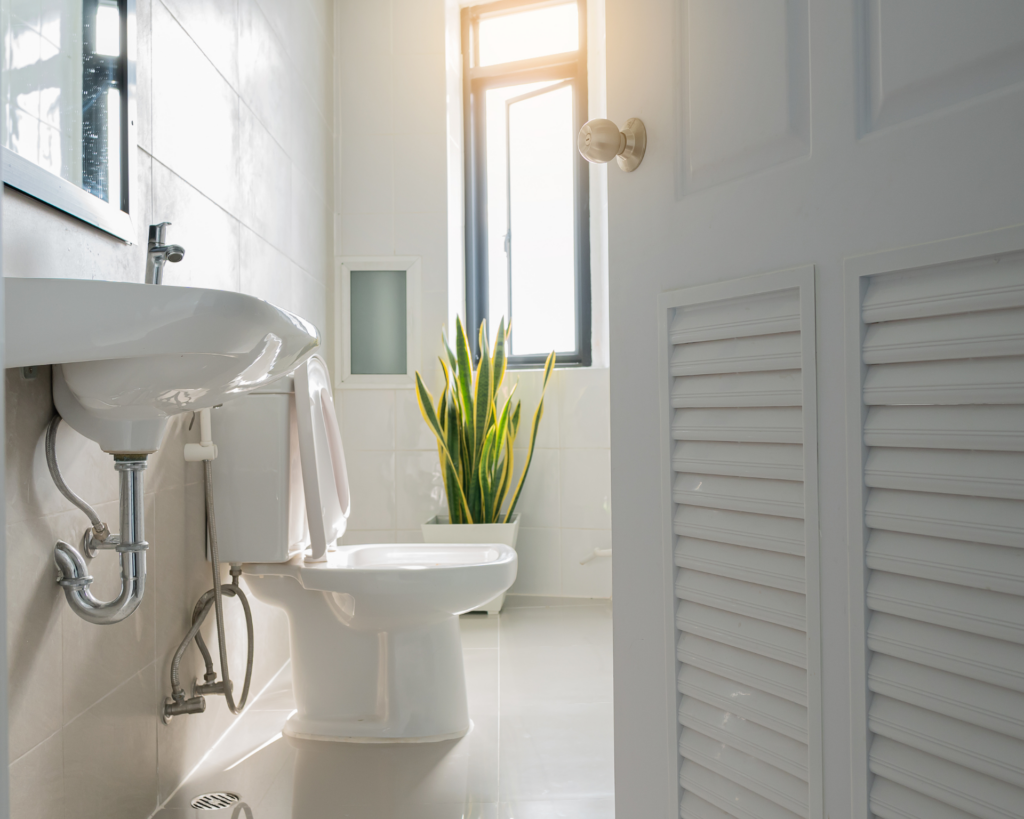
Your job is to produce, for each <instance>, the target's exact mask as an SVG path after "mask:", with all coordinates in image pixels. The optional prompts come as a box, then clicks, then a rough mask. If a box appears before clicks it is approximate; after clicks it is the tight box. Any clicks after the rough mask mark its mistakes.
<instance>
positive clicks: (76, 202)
mask: <svg viewBox="0 0 1024 819" xmlns="http://www.w3.org/2000/svg"><path fill="white" fill-rule="evenodd" d="M135 3H136V0H118V4H117V5H118V11H119V12H120V13H121V16H122V20H123V21H124V25H122V27H121V52H122V53H123V54H124V55H125V65H124V67H123V69H122V71H123V75H124V85H125V102H124V103H122V109H121V111H122V118H121V122H122V123H123V124H122V127H121V157H122V160H121V200H122V203H123V207H124V209H123V210H122V209H121V208H117V207H115V206H114V205H112V204H110V203H109V202H104V201H103V200H102V199H100V198H99V197H98V196H94V195H93V194H91V193H88V192H87V191H85V190H84V189H83V188H80V187H78V185H75V184H74V183H73V182H69V181H68V180H66V179H64V178H62V177H60V176H57V175H56V174H54V173H50V171H48V170H45V169H44V168H42V167H40V166H39V165H36V164H35V163H34V162H32V161H31V160H28V159H25V158H24V157H22V156H19V155H18V154H16V153H14V151H12V150H10V149H9V148H6V147H4V148H2V151H3V183H4V184H5V185H10V186H11V187H12V188H15V189H17V190H19V191H21V192H22V193H26V194H28V195H29V196H31V197H33V198H34V199H38V200H39V201H41V202H45V203H46V204H48V205H50V206H52V207H55V208H57V209H58V210H62V211H64V212H65V213H67V214H70V215H71V216H74V217H75V218H77V219H81V220H82V221H83V222H87V223H88V224H90V225H93V226H94V227H98V228H99V229H100V230H102V231H104V232H106V233H109V234H110V235H112V236H116V237H117V238H118V239H121V240H122V241H123V242H125V244H129V245H130V244H134V243H135V241H136V240H137V234H136V229H135V221H136V219H137V217H138V214H139V213H140V212H141V208H140V206H139V204H138V203H137V202H136V196H137V195H138V179H137V176H136V173H137V164H138V157H137V156H136V152H137V148H138V139H137V134H138V125H137V119H138V108H137V104H136V96H135V95H136V79H135V62H136V58H137V40H138V36H137V34H138V32H137V30H136V14H135ZM133 217H134V218H133Z"/></svg>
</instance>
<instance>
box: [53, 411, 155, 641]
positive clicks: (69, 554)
mask: <svg viewBox="0 0 1024 819" xmlns="http://www.w3.org/2000/svg"><path fill="white" fill-rule="evenodd" d="M60 422H61V417H60V416H59V415H56V416H54V418H53V420H52V421H51V422H50V426H49V427H48V428H47V430H46V465H47V466H48V467H49V469H50V476H51V477H52V478H53V482H54V483H55V484H56V485H57V489H58V490H60V493H61V494H62V495H64V497H66V498H67V499H68V500H69V501H71V502H72V503H73V504H74V505H75V506H77V507H78V508H79V509H81V510H82V511H83V512H85V514H86V515H87V516H88V517H89V520H90V521H91V523H92V527H91V528H90V529H88V530H86V533H85V537H84V538H83V542H84V545H85V549H86V552H87V553H88V554H89V556H90V557H91V556H93V555H94V554H95V551H96V549H114V550H115V551H117V552H118V554H119V555H120V562H121V592H120V594H118V595H117V597H115V598H114V599H113V600H110V601H107V602H103V601H101V600H97V599H96V597H94V596H93V594H92V592H91V591H89V586H91V585H92V582H93V577H92V576H91V575H90V574H89V571H88V569H87V568H86V565H85V558H83V557H82V555H81V553H80V552H79V551H78V550H77V549H76V548H75V547H74V546H72V545H71V544H69V543H65V542H64V541H63V540H58V541H57V545H56V546H54V548H53V560H54V562H55V563H56V564H57V570H58V577H57V583H58V584H59V585H60V586H61V587H62V588H63V589H64V596H65V597H66V598H67V601H68V605H69V606H71V608H72V610H73V611H74V612H75V614H77V615H78V616H79V617H81V618H82V619H83V620H86V621H88V622H90V623H95V624H96V625H100V626H105V625H110V624H111V623H120V622H121V621H122V620H124V619H126V618H128V617H129V616H131V614H132V613H133V612H134V611H135V609H137V608H138V607H139V604H140V603H141V602H142V595H143V594H144V593H145V590H146V550H147V549H148V548H149V544H148V543H146V523H145V514H144V506H143V477H142V473H143V471H144V470H145V468H146V456H145V455H115V456H114V469H116V470H117V471H118V473H119V477H120V507H121V514H120V517H121V532H120V534H119V535H112V534H110V530H109V529H108V528H107V525H106V524H105V523H103V522H102V521H100V519H99V515H97V514H96V510H94V509H93V508H92V507H91V506H89V504H88V503H86V502H85V501H84V500H82V499H81V498H80V497H79V496H78V495H76V494H75V493H74V492H73V491H71V489H70V488H69V487H68V485H67V484H66V483H65V482H64V478H63V476H62V475H61V474H60V467H59V466H58V465H57V427H58V426H60Z"/></svg>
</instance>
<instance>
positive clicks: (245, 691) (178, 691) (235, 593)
mask: <svg viewBox="0 0 1024 819" xmlns="http://www.w3.org/2000/svg"><path fill="white" fill-rule="evenodd" d="M205 483H206V527H207V533H208V535H209V538H210V560H211V563H212V564H213V588H212V589H210V590H209V591H207V592H205V593H204V594H203V595H202V597H200V598H199V600H198V601H196V605H195V608H194V609H193V610H192V627H191V628H190V629H189V632H188V634H186V635H185V639H184V640H182V641H181V645H179V646H178V650H177V651H176V652H175V653H174V658H173V659H172V660H171V699H170V700H168V701H167V702H166V703H165V705H164V718H165V719H167V718H168V717H170V716H173V715H175V714H191V713H200V712H202V711H203V710H205V708H206V702H205V700H204V699H203V698H202V696H199V697H193V698H192V699H191V700H188V699H186V695H185V690H184V689H183V688H182V687H181V674H180V670H179V669H180V666H181V660H182V657H183V656H184V655H185V649H186V648H188V645H189V643H191V642H192V641H193V640H195V641H196V645H197V646H198V647H199V651H200V652H201V653H202V655H203V662H204V663H205V664H206V683H205V684H203V685H197V686H196V687H195V693H197V694H223V695H224V699H225V701H226V702H227V706H228V709H229V710H230V711H231V713H232V714H240V713H241V712H242V709H243V708H245V703H246V701H247V700H248V699H249V686H250V684H251V682H252V663H253V651H254V648H255V639H254V628H253V622H252V609H251V608H250V607H249V600H248V598H247V597H246V596H245V592H244V591H242V588H241V586H240V585H239V583H238V578H239V576H240V575H241V571H240V570H237V569H234V568H233V569H232V570H231V577H232V581H231V584H230V585H229V586H221V582H220V551H219V548H218V544H217V519H216V516H215V514H214V508H213V465H212V464H211V462H210V461H206V473H205ZM224 594H227V595H229V596H232V597H237V598H238V601H239V602H240V603H241V604H242V610H243V611H244V612H245V628H246V633H247V637H248V640H247V646H246V663H245V681H244V682H243V683H242V696H241V697H240V698H239V701H238V703H237V704H236V703H235V698H234V692H233V690H232V685H231V677H230V674H229V670H228V652H227V640H226V639H225V635H224V605H223V595H224ZM211 606H212V607H213V608H214V610H215V612H216V621H217V643H218V646H219V648H220V670H221V680H220V682H215V680H216V677H217V673H216V671H214V667H213V657H211V656H210V651H209V649H208V648H207V647H206V642H205V641H204V640H203V635H202V633H201V632H200V628H201V627H202V625H203V623H204V622H205V621H206V616H207V615H208V614H209V613H210V608H211Z"/></svg>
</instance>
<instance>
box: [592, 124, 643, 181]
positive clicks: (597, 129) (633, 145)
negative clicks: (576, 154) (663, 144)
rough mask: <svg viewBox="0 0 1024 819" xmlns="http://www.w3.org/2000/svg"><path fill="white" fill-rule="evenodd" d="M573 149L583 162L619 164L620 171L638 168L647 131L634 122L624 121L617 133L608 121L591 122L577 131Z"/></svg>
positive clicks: (615, 127) (641, 125) (613, 125)
mask: <svg viewBox="0 0 1024 819" xmlns="http://www.w3.org/2000/svg"><path fill="white" fill-rule="evenodd" d="M576 145H577V146H578V147H579V149H580V153H581V154H582V155H583V158H584V159H585V160H587V162H602V163H603V162H611V161H612V160H613V159H614V160H615V161H616V162H618V163H619V167H620V168H622V170H624V171H635V170H636V169H637V168H638V167H640V163H641V162H642V161H643V158H644V151H645V150H646V149H647V129H646V128H644V124H643V123H642V122H641V121H640V120H638V119H636V118H633V119H627V120H626V127H625V128H623V129H622V130H621V131H620V130H619V126H618V125H616V124H615V123H614V122H612V121H611V120H610V119H592V120H590V121H589V122H586V123H584V124H583V127H582V128H580V135H579V138H578V139H577V140H576Z"/></svg>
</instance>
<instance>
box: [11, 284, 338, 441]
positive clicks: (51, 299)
mask: <svg viewBox="0 0 1024 819" xmlns="http://www.w3.org/2000/svg"><path fill="white" fill-rule="evenodd" d="M4 299H5V325H4V329H5V350H4V355H5V366H6V367H28V366H34V365H44V364H54V365H60V366H55V367H54V368H53V398H54V403H55V404H56V406H57V411H58V412H59V413H60V414H61V416H62V417H63V418H64V420H65V421H67V422H68V423H69V424H71V426H72V427H74V428H75V429H76V430H78V431H79V432H80V433H82V434H83V435H85V436H86V437H87V438H91V439H92V440H94V441H97V442H98V443H99V444H100V446H101V447H102V448H103V449H104V450H105V451H107V452H112V453H137V454H142V453H147V452H155V451H156V450H157V449H158V448H159V446H160V441H161V440H162V438H163V433H164V428H165V426H166V424H167V419H168V418H169V417H170V416H172V415H176V414H178V413H180V412H185V411H187V410H197V409H203V408H205V407H212V406H214V405H216V404H221V403H224V402H225V401H229V400H231V399H232V398H234V397H237V396H240V395H244V394H245V393H247V392H250V391H252V390H254V389H256V388H257V387H260V386H262V385H264V384H266V383H267V382H269V381H273V380H274V379H275V378H278V377H279V376H282V375H284V374H285V373H287V372H288V371H290V370H291V369H293V368H294V367H295V366H296V365H297V364H299V363H301V362H302V361H304V360H305V359H306V358H308V357H309V356H310V355H312V353H313V352H314V351H315V350H316V348H317V347H318V346H319V345H320V334H319V332H318V331H317V329H316V327H314V326H313V325H312V324H310V323H309V322H308V321H305V320H304V319H301V318H299V317H298V316H295V315H293V314H292V313H289V312H288V311H287V310H282V309H281V308H279V307H275V306H274V305H272V304H269V303H267V302H265V301H262V300H260V299H257V298H254V297H253V296H247V295H244V294H242V293H232V292H229V291H225V290H205V289H202V288H196V287H171V286H168V285H150V284H132V283H127V282H107V281H93V280H88V279H15V278H8V279H4Z"/></svg>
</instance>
